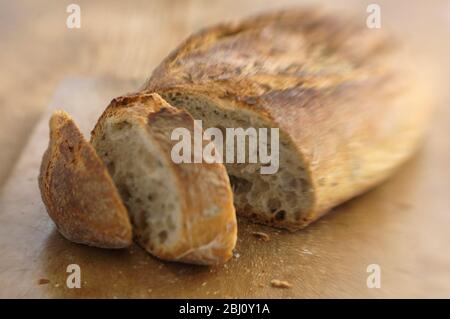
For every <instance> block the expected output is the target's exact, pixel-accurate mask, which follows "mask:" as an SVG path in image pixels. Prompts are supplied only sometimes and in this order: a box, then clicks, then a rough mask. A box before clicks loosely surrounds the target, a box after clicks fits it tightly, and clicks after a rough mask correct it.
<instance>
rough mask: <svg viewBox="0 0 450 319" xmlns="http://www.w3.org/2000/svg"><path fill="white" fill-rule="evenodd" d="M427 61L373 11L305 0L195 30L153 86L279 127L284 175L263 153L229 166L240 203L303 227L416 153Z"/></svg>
mask: <svg viewBox="0 0 450 319" xmlns="http://www.w3.org/2000/svg"><path fill="white" fill-rule="evenodd" d="M417 68H421V70H424V69H425V67H424V66H422V65H421V66H416V65H415V64H414V63H411V60H409V57H408V55H407V52H405V51H403V49H402V48H401V47H399V46H398V45H397V42H396V41H393V40H392V39H391V38H389V37H388V36H386V35H385V34H384V33H383V30H379V29H369V28H367V27H366V25H365V19H360V20H352V19H349V18H348V17H347V16H345V15H337V14H334V15H332V14H328V13H324V12H322V11H317V10H311V9H306V10H303V9H299V10H296V9H294V10H288V11H281V12H277V13H271V14H267V15H262V16H258V17H255V18H251V19H248V20H246V21H244V22H242V23H237V24H225V25H219V26H216V27H212V28H209V29H206V30H203V31H201V32H199V33H197V34H195V35H193V36H192V37H190V38H189V39H188V40H187V41H185V42H184V43H183V44H182V45H180V46H179V47H178V48H177V49H176V50H175V51H173V52H172V53H171V54H170V55H169V56H168V57H167V58H166V59H165V60H164V61H163V62H162V64H161V65H160V66H159V67H158V68H157V69H156V70H155V71H154V73H153V75H152V76H151V78H150V79H149V81H148V83H147V84H146V85H145V88H144V90H143V92H157V93H159V94H160V95H161V96H162V97H163V98H165V99H166V100H167V101H168V102H169V103H171V104H172V105H173V106H176V107H184V108H186V109H187V110H188V111H189V112H190V113H191V114H192V115H193V117H194V118H196V119H202V120H203V124H204V127H220V128H223V127H244V128H247V127H255V128H259V127H270V128H279V129H280V168H279V170H278V172H277V173H276V174H273V175H261V174H260V170H259V166H260V165H259V164H239V165H236V164H227V170H228V173H229V175H230V180H231V182H232V184H233V187H234V199H235V205H236V209H237V211H238V213H240V214H242V215H245V216H249V217H251V218H252V219H253V220H255V221H260V222H263V223H267V224H270V225H274V226H279V227H284V228H288V229H292V230H294V229H298V228H302V227H304V226H306V225H308V224H309V223H311V222H312V221H314V220H316V219H317V218H318V217H320V216H321V215H323V214H324V213H325V212H327V211H329V210H330V208H332V207H333V206H336V205H338V204H340V203H342V202H343V201H346V200H348V199H350V198H352V197H354V196H356V195H358V194H361V193H362V192H364V191H366V190H368V189H369V188H371V187H373V186H374V185H377V184H378V183H380V182H381V181H383V180H384V179H385V178H387V177H388V176H390V175H391V174H392V172H393V171H394V170H395V168H397V167H398V166H399V165H400V164H401V163H402V162H404V161H405V160H406V159H407V158H408V157H410V156H411V154H412V153H413V151H414V150H415V149H416V148H417V145H418V142H419V141H420V140H421V138H422V136H423V133H424V128H425V126H426V123H427V121H428V117H429V116H428V114H429V113H430V108H431V105H430V102H429V100H428V97H427V94H428V92H427V89H428V86H427V85H426V80H427V79H421V78H420V76H419V75H417V74H415V73H414V72H415V71H416V69H417ZM422 80H423V81H422Z"/></svg>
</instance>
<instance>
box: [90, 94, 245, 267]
mask: <svg viewBox="0 0 450 319" xmlns="http://www.w3.org/2000/svg"><path fill="white" fill-rule="evenodd" d="M108 118H115V119H121V118H123V119H126V120H127V121H132V122H133V123H139V126H140V127H141V128H142V129H143V130H144V131H146V132H147V133H148V134H149V138H151V139H152V141H153V142H155V143H156V144H157V147H158V148H159V149H160V153H161V155H162V156H163V157H164V158H165V161H166V164H167V167H169V169H170V170H171V174H173V176H174V177H175V181H176V184H177V189H176V190H173V191H174V192H178V193H179V198H181V201H182V203H181V204H182V205H181V207H182V231H181V235H180V238H179V239H178V242H177V244H176V245H175V246H174V247H172V248H170V249H164V248H161V247H158V246H152V245H151V244H150V243H148V242H146V241H145V240H144V239H143V238H141V237H140V234H139V233H137V231H135V235H136V239H137V241H138V242H139V243H140V244H141V246H143V247H144V248H145V249H146V250H148V251H149V252H150V253H152V254H154V255H155V256H157V257H159V258H161V259H165V260H172V261H182V262H187V263H194V264H205V265H210V264H219V263H223V262H225V261H227V260H228V259H230V258H231V257H232V251H233V248H234V246H235V244H236V238H237V223H236V216H235V210H234V206H233V194H232V191H231V187H230V184H229V179H228V175H227V173H226V170H225V167H224V166H223V165H222V164H207V163H181V164H176V163H174V162H173V161H172V159H171V155H170V154H171V149H172V146H173V144H174V143H175V142H174V141H171V140H170V135H169V137H168V136H167V131H168V129H169V128H172V127H183V128H187V129H189V130H190V131H191V132H192V131H193V128H194V121H193V118H192V117H191V116H190V115H189V114H188V113H187V112H185V111H183V110H180V109H176V108H174V107H172V106H171V105H169V104H168V103H167V102H166V101H164V100H163V99H162V98H161V97H160V96H159V95H158V94H136V95H129V96H124V97H119V98H116V99H114V100H113V101H112V102H111V104H110V106H108V108H107V109H106V110H105V112H104V113H103V114H102V116H101V117H100V119H99V120H98V122H97V125H96V127H95V128H94V130H93V131H92V139H91V140H92V144H93V145H95V144H96V140H97V139H99V138H101V136H102V134H103V130H104V127H103V126H104V124H105V121H106V119H108ZM209 210H213V212H212V213H211V214H208V211H209ZM135 229H136V228H135Z"/></svg>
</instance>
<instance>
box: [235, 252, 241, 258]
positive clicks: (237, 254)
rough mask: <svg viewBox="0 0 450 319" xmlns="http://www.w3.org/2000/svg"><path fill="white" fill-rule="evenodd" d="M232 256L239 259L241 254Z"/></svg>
mask: <svg viewBox="0 0 450 319" xmlns="http://www.w3.org/2000/svg"><path fill="white" fill-rule="evenodd" d="M233 255H234V257H236V258H239V257H241V254H239V253H234V254H233Z"/></svg>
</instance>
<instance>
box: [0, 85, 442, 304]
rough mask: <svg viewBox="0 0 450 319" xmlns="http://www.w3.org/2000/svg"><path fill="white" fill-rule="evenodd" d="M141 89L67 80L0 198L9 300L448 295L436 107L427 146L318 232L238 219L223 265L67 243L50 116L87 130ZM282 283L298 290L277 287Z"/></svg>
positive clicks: (3, 278)
mask: <svg viewBox="0 0 450 319" xmlns="http://www.w3.org/2000/svg"><path fill="white" fill-rule="evenodd" d="M131 87H133V85H132V84H130V83H121V82H112V81H110V80H105V79H91V78H69V79H66V80H65V81H63V83H61V85H60V87H59V89H58V90H57V91H56V93H55V95H54V99H53V102H52V103H51V106H50V107H49V110H48V112H47V113H46V114H45V115H44V116H43V117H42V119H41V121H40V122H39V124H38V125H37V127H36V128H35V130H34V131H33V132H32V133H31V134H30V136H31V138H30V140H29V142H28V144H27V145H26V147H25V148H24V150H23V152H22V155H21V157H20V159H19V161H18V162H17V163H16V166H15V169H14V171H13V172H12V173H11V177H10V179H9V180H8V181H7V183H6V184H5V185H4V188H3V190H2V193H1V195H0V297H3V298H4V297H26V298H28V297H44V298H55V297H56V298H61V297H62V298H65V297H83V298H92V297H101V298H105V297H106V298H113V297H118V298H122V297H138V298H161V297H176V298H196V297H205V298H209V297H211V298H214V297H228V298H230V297H232V298H234V297H246V298H265V297H269V298H291V297H294V298H296V297H450V231H449V229H450V196H449V195H450V194H449V190H450V170H449V163H450V143H449V142H448V124H449V123H448V120H449V119H450V116H449V115H450V114H449V113H450V112H449V108H442V109H441V110H440V111H439V112H438V113H439V114H438V115H437V116H436V125H434V126H433V128H432V132H431V134H430V136H429V138H428V139H427V141H426V144H425V146H424V147H423V149H422V150H421V151H420V152H419V154H417V155H416V156H415V157H414V158H413V159H412V160H410V161H409V162H408V163H407V164H406V165H405V166H404V167H403V168H401V169H400V171H399V172H398V173H397V174H396V175H395V176H393V177H392V178H391V179H390V180H388V181H387V182H385V183H384V184H383V185H381V186H379V187H377V188H376V189H374V190H372V191H370V192H368V193H367V194H365V195H363V196H360V197H358V198H356V199H353V200H351V201H349V202H347V203H346V204H344V205H342V206H340V207H338V208H336V209H335V210H334V211H333V212H332V213H330V214H329V215H327V216H326V217H324V218H322V219H321V220H319V221H318V222H316V223H315V224H313V225H311V226H310V227H309V228H308V229H306V230H303V231H299V232H296V233H289V232H286V231H281V230H275V229H271V228H269V227H265V226H260V225H255V224H251V223H249V222H248V221H246V220H239V239H238V244H237V248H236V251H235V256H234V258H233V259H232V260H231V261H230V262H228V263H227V264H225V265H223V266H218V267H201V266H189V265H183V264H177V263H168V262H162V261H160V260H158V259H156V258H154V257H152V256H150V255H148V254H147V253H146V252H144V251H143V250H142V249H140V248H139V247H137V246H133V247H132V248H131V249H128V250H120V251H113V250H102V249H97V248H91V247H87V246H82V245H78V244H73V243H71V242H69V241H67V240H66V239H64V238H63V237H62V236H60V235H59V233H58V232H57V231H56V229H55V227H54V225H53V223H52V221H51V220H50V219H49V217H48V216H47V213H46V211H45V208H44V206H43V204H42V202H41V199H40V194H39V190H38V185H37V175H38V170H39V165H40V161H41V156H42V154H43V152H44V149H45V148H46V146H47V143H48V124H47V123H48V119H49V115H50V112H51V110H52V109H55V108H64V109H65V110H67V111H68V112H69V113H71V114H73V116H74V118H75V119H76V121H77V122H78V123H79V124H80V126H81V128H82V130H83V131H84V133H85V134H86V135H88V134H89V130H90V129H91V128H92V127H93V125H94V123H95V120H96V118H97V117H98V116H99V115H100V114H101V112H102V110H103V108H104V107H105V106H106V105H107V104H108V102H109V101H110V100H111V99H112V98H113V97H114V96H117V95H120V94H121V93H123V92H124V91H125V90H129V88H131ZM18 125H19V124H18ZM257 231H258V232H265V233H266V234H268V236H269V237H270V240H268V241H263V240H261V239H259V238H257V237H256V236H255V235H254V234H253V232H257ZM69 264H78V265H79V266H80V268H81V288H79V289H76V288H75V289H69V288H68V287H67V286H66V279H67V276H68V275H69V274H68V273H67V272H66V269H67V266H68V265H69ZM371 264H377V265H379V266H380V269H381V288H368V287H367V277H368V276H369V275H370V274H369V273H368V272H367V267H368V266H369V265H371ZM273 279H278V280H284V281H288V282H289V283H291V284H292V288H288V289H281V288H275V287H272V286H271V284H270V282H271V281H272V280H273ZM47 281H48V282H47Z"/></svg>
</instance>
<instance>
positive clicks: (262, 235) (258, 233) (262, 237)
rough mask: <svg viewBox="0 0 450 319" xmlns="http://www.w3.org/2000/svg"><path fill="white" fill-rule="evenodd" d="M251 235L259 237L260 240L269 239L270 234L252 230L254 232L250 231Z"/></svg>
mask: <svg viewBox="0 0 450 319" xmlns="http://www.w3.org/2000/svg"><path fill="white" fill-rule="evenodd" d="M252 235H253V236H255V237H256V238H258V239H261V240H262V241H269V240H270V236H269V235H268V234H266V233H264V232H262V231H254V232H252Z"/></svg>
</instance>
